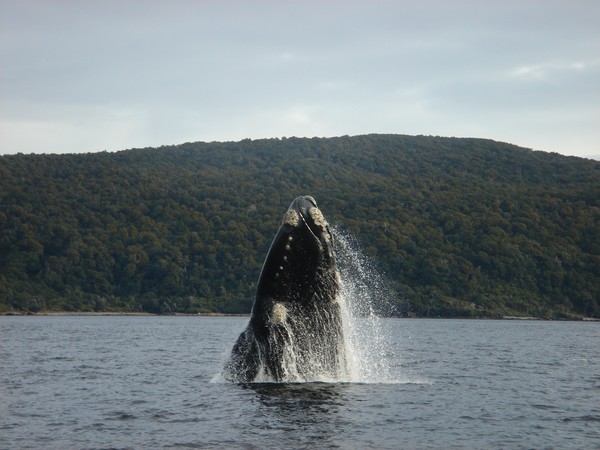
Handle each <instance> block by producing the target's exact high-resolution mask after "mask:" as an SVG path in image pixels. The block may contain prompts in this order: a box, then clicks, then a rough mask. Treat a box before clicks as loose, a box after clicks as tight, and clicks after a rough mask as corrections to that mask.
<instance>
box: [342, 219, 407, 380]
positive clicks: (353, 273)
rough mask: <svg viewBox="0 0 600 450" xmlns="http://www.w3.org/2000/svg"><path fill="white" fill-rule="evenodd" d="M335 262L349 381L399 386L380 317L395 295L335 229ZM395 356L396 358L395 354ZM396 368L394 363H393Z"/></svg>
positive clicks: (353, 242)
mask: <svg viewBox="0 0 600 450" xmlns="http://www.w3.org/2000/svg"><path fill="white" fill-rule="evenodd" d="M334 236H335V248H336V260H337V264H338V270H339V271H340V276H341V292H340V296H341V298H340V303H341V305H342V322H343V335H344V341H345V342H344V347H345V353H346V359H347V361H348V367H349V370H348V372H349V373H348V380H339V381H348V382H359V383H398V382H403V381H401V379H400V377H399V374H397V373H395V371H394V369H393V367H392V362H393V359H392V356H393V353H394V352H393V351H392V350H393V349H392V347H393V345H394V343H393V342H391V339H390V338H391V336H390V333H389V332H388V331H387V330H386V328H385V326H384V319H383V318H382V317H381V316H380V315H379V314H380V311H381V310H382V309H386V308H384V306H385V305H389V304H391V303H392V300H393V298H394V295H395V294H394V293H393V291H392V289H390V288H389V287H388V284H387V283H386V281H385V279H384V278H383V277H382V276H381V274H380V273H379V271H377V270H376V269H375V267H374V265H373V263H372V262H371V260H370V259H369V258H368V257H367V256H366V255H365V254H364V253H363V252H362V251H361V249H360V245H359V243H358V241H357V240H356V239H355V238H354V237H353V236H352V235H350V234H349V233H347V232H345V231H343V230H340V229H334ZM396 357H397V355H396ZM394 366H396V364H394Z"/></svg>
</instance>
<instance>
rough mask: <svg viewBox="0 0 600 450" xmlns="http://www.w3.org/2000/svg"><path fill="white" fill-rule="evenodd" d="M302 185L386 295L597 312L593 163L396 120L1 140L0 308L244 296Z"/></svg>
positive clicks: (189, 303) (520, 310) (201, 303)
mask: <svg viewBox="0 0 600 450" xmlns="http://www.w3.org/2000/svg"><path fill="white" fill-rule="evenodd" d="M301 194H310V195H312V196H314V197H315V198H316V199H317V201H318V203H319V206H320V207H321V209H322V210H323V212H324V214H325V216H326V217H327V218H328V219H329V221H330V222H331V223H333V224H335V225H336V226H337V227H338V229H344V230H347V231H348V232H349V233H350V234H352V235H354V236H356V237H357V239H358V241H359V242H360V243H361V245H362V248H363V250H364V252H365V253H366V254H368V255H369V256H370V257H371V258H372V260H373V261H374V262H375V264H376V265H377V267H378V268H379V269H380V270H381V272H382V273H384V274H385V277H386V278H387V280H388V281H389V284H390V286H391V287H392V290H393V291H394V292H395V295H393V296H392V298H388V299H385V300H386V301H388V302H390V301H391V302H392V303H395V308H393V309H392V310H393V311H396V312H400V313H401V314H405V315H406V314H409V315H417V316H471V317H482V316H488V317H496V316H502V315H514V316H537V317H555V318H560V317H581V316H587V317H598V316H599V315H600V305H599V301H600V162H598V161H593V160H586V159H582V158H575V157H565V156H560V155H558V154H549V153H543V152H536V151H531V150H528V149H523V148H519V147H516V146H513V145H509V144H504V143H499V142H494V141H490V140H482V139H458V138H442V137H424V136H418V137H413V136H400V135H368V136H357V137H339V138H327V139H320V138H313V139H308V138H306V139H304V138H289V139H285V138H284V139H266V140H244V141H241V142H226V143H186V144H182V145H177V146H170V147H161V148H145V149H134V150H127V151H122V152H117V153H106V152H104V153H95V154H80V155H23V154H19V155H12V156H2V157H0V311H4V312H10V311H32V312H36V311H41V310H68V311H92V310H95V311H149V312H162V313H168V312H174V311H179V312H192V313H193V312H208V311H215V312H249V310H250V308H251V305H252V301H253V296H254V289H255V286H256V281H257V278H258V276H259V272H260V267H261V264H262V261H263V258H264V257H265V255H266V252H267V250H268V247H269V244H270V241H271V239H272V238H273V236H274V234H275V233H276V231H277V228H278V227H279V224H280V221H281V217H282V214H283V213H284V212H285V210H286V209H287V207H288V205H289V203H290V202H291V201H292V200H293V199H294V198H295V197H296V196H297V195H301Z"/></svg>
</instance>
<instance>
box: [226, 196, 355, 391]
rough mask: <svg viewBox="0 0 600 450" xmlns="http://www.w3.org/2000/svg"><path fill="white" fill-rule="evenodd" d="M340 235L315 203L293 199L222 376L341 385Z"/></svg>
mask: <svg viewBox="0 0 600 450" xmlns="http://www.w3.org/2000/svg"><path fill="white" fill-rule="evenodd" d="M339 294H340V275H339V272H338V269H337V266H336V261H335V253H334V237H333V234H332V232H331V230H330V227H329V224H328V222H327V220H326V219H325V217H324V215H323V213H322V212H321V210H320V209H319V207H318V206H317V202H316V200H315V199H314V198H313V197H311V196H309V195H304V196H300V197H297V198H296V199H294V200H293V201H292V203H291V205H290V206H289V208H288V209H287V211H286V212H285V214H284V215H283V220H282V223H281V226H280V227H279V230H278V231H277V233H276V235H275V237H274V239H273V241H272V243H271V246H270V248H269V251H268V253H267V256H266V258H265V261H264V263H263V266H262V270H261V272H260V277H259V280H258V284H257V288H256V296H255V299H254V304H253V306H252V312H251V315H250V320H249V323H248V325H247V327H246V328H245V330H244V331H243V332H242V333H241V334H240V336H239V338H238V339H237V341H236V342H235V344H234V346H233V349H232V351H231V355H230V357H229V359H228V361H227V362H226V364H225V368H224V371H223V375H224V377H225V378H226V379H228V380H230V381H234V382H241V383H247V382H302V381H327V380H337V379H339V378H340V376H342V375H343V373H345V371H346V359H345V355H344V337H343V326H342V313H341V307H340V298H339V297H340V295H339Z"/></svg>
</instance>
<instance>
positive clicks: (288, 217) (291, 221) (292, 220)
mask: <svg viewBox="0 0 600 450" xmlns="http://www.w3.org/2000/svg"><path fill="white" fill-rule="evenodd" d="M283 223H284V224H286V225H289V226H291V227H297V226H298V225H300V214H298V212H297V211H294V210H293V209H288V210H287V212H286V213H285V214H284V215H283Z"/></svg>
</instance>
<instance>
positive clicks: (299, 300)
mask: <svg viewBox="0 0 600 450" xmlns="http://www.w3.org/2000/svg"><path fill="white" fill-rule="evenodd" d="M337 288H338V275H337V268H336V264H335V255H334V251H333V235H332V233H331V230H330V229H329V224H328V223H327V220H325V217H324V216H323V213H322V212H321V210H320V209H319V207H318V206H317V202H316V201H315V199H314V198H313V197H311V196H308V195H305V196H301V197H297V198H296V199H294V201H293V202H292V203H291V205H290V207H289V208H288V210H287V211H286V212H285V214H284V215H283V220H282V223H281V226H280V228H279V231H278V232H277V235H276V236H275V238H274V239H273V243H272V244H271V247H270V249H269V252H268V254H267V257H266V259H265V262H264V265H263V268H262V271H261V275H260V278H259V282H258V287H257V291H256V298H257V300H258V299H261V300H263V301H264V300H265V299H270V300H272V301H276V302H286V303H292V304H297V305H298V304H301V305H304V306H305V307H309V306H311V305H313V304H315V305H316V304H318V303H319V302H323V301H331V299H332V298H334V297H335V295H336V293H337ZM255 306H257V303H255Z"/></svg>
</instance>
